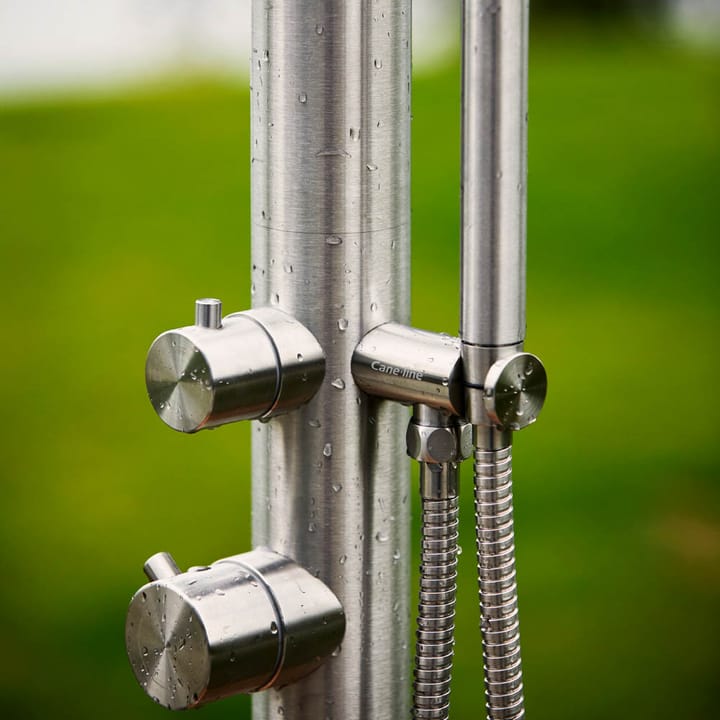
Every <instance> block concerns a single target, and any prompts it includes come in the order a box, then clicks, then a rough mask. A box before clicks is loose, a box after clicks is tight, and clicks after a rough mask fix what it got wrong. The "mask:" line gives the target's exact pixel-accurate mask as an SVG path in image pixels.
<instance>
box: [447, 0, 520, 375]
mask: <svg viewBox="0 0 720 720" xmlns="http://www.w3.org/2000/svg"><path fill="white" fill-rule="evenodd" d="M527 47H528V0H503V2H497V1H496V0H464V2H463V107H462V127H463V129H462V310H461V331H460V335H461V338H462V341H463V343H468V344H472V345H513V344H516V343H518V342H521V341H522V340H523V339H524V338H525V225H526V223H525V216H526V176H527ZM471 382H472V380H471Z"/></svg>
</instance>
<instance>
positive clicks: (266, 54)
mask: <svg viewBox="0 0 720 720" xmlns="http://www.w3.org/2000/svg"><path fill="white" fill-rule="evenodd" d="M269 60H270V51H269V50H263V51H262V61H263V62H268V61H269Z"/></svg>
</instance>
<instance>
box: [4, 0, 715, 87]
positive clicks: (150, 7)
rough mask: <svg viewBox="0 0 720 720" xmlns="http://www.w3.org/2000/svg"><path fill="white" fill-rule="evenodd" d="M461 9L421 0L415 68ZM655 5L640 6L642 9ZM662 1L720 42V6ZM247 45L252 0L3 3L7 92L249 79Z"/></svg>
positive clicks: (447, 39)
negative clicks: (192, 75) (175, 77)
mask: <svg viewBox="0 0 720 720" xmlns="http://www.w3.org/2000/svg"><path fill="white" fill-rule="evenodd" d="M458 4H459V0H414V2H413V53H414V64H415V68H416V70H422V69H423V68H424V67H427V66H428V65H431V64H433V63H437V62H440V61H442V60H444V59H445V58H447V57H449V55H450V54H452V53H453V52H455V51H456V50H455V48H456V47H457V39H458V32H459V30H458V27H459V25H458V15H459V10H458V8H457V5H458ZM657 4H658V3H657V2H652V3H651V2H648V1H647V0H646V2H643V1H642V0H637V1H636V2H635V6H636V8H637V10H638V11H639V12H647V9H648V8H649V7H650V6H653V7H655V8H656V7H657ZM661 4H662V5H664V7H665V20H666V21H667V22H668V24H669V25H670V26H671V27H673V28H674V30H675V31H676V32H678V33H679V34H681V35H683V36H684V37H686V38H690V39H693V40H696V41H698V40H699V41H703V42H707V41H711V42H717V38H718V37H720V0H662V2H661ZM531 5H532V2H531ZM539 5H540V3H539V2H538V6H539ZM249 44H250V0H0V95H2V96H8V95H11V96H12V95H18V94H19V95H27V94H34V93H47V92H57V91H63V90H66V89H77V88H107V87H108V86H112V85H113V84H115V85H116V84H122V83H126V84H127V83H134V82H137V81H140V80H144V79H147V78H152V77H154V76H163V75H164V76H167V75H172V74H185V73H187V72H212V73H214V74H217V73H227V74H229V75H231V76H237V77H238V78H239V79H241V80H242V81H244V80H245V77H246V75H247V64H248V57H249Z"/></svg>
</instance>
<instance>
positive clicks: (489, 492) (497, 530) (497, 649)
mask: <svg viewBox="0 0 720 720" xmlns="http://www.w3.org/2000/svg"><path fill="white" fill-rule="evenodd" d="M474 470H475V520H476V527H477V561H478V582H479V590H480V614H481V625H480V629H481V630H482V636H483V662H484V671H485V689H486V701H487V705H486V707H487V717H488V720H521V718H524V717H525V709H524V698H523V684H522V666H521V661H520V632H519V623H518V605H517V584H516V581H515V538H514V531H513V496H512V448H511V447H509V446H508V447H504V448H501V449H499V450H489V451H487V450H481V449H476V450H475V465H474Z"/></svg>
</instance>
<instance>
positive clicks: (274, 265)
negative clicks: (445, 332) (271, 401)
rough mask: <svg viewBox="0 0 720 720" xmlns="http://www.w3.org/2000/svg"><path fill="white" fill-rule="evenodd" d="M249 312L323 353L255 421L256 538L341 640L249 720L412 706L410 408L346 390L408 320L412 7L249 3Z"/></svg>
mask: <svg viewBox="0 0 720 720" xmlns="http://www.w3.org/2000/svg"><path fill="white" fill-rule="evenodd" d="M251 62H252V263H253V274H252V283H253V286H252V287H253V306H255V307H258V306H264V305H270V306H273V307H277V308H279V309H280V310H283V311H285V312H287V313H289V314H290V315H292V316H294V317H295V318H296V319H297V320H299V321H300V322H301V323H303V325H304V326H305V327H306V328H308V329H309V330H310V331H311V332H312V333H313V334H314V336H315V337H316V338H317V340H318V342H319V344H320V345H321V347H322V348H323V350H324V352H325V356H326V358H325V363H326V365H325V367H326V369H325V379H324V382H323V384H322V386H321V388H320V390H319V391H318V393H317V394H316V395H315V397H314V399H313V400H312V401H311V402H310V403H309V404H308V405H306V406H304V407H302V408H301V409H299V410H296V411H294V412H292V413H290V414H288V415H285V416H282V417H278V418H274V419H272V420H271V421H270V422H268V423H256V424H255V426H254V427H253V432H252V436H253V543H254V545H255V546H262V545H267V546H269V547H270V548H272V549H273V550H275V551H276V552H279V553H282V554H284V555H287V556H289V557H291V558H293V559H294V560H295V561H296V562H298V563H299V564H301V565H302V566H304V567H305V568H307V569H308V570H310V572H312V573H315V574H317V575H318V577H319V578H320V579H321V580H323V581H324V582H325V583H326V584H327V585H328V586H329V587H330V588H331V589H332V590H333V592H334V593H336V595H337V596H338V598H339V599H340V600H341V602H342V604H343V606H344V610H345V614H346V620H347V627H346V633H345V638H344V640H343V643H342V647H341V649H340V651H339V652H337V653H335V654H334V656H333V657H331V658H330V659H329V660H328V661H327V662H326V663H325V664H324V665H323V666H322V667H321V668H320V669H319V670H317V671H316V672H315V673H313V674H312V675H311V676H309V677H307V678H306V679H304V680H301V681H299V682H297V683H295V684H293V685H290V686H288V687H286V688H283V689H281V690H271V691H269V692H267V693H261V694H259V695H257V696H255V697H254V699H253V717H254V720H270V718H272V719H273V720H275V719H276V718H278V717H281V716H282V717H283V718H284V720H317V719H318V718H323V719H324V720H395V718H402V717H407V716H408V714H409V711H410V707H409V698H410V687H409V672H408V670H409V666H410V657H409V649H408V642H407V641H408V631H409V616H410V610H409V597H410V593H409V561H410V551H409V522H410V512H409V500H408V492H409V490H408V488H409V478H408V463H407V459H406V458H405V456H404V450H405V448H404V445H403V437H404V432H405V425H406V421H407V412H406V410H405V409H404V408H403V407H401V406H399V405H397V404H396V403H392V402H390V401H386V400H380V399H376V398H370V397H368V396H366V395H365V394H364V393H362V392H361V391H360V390H359V389H358V388H357V387H356V385H355V384H354V382H353V377H352V374H351V369H350V362H351V357H352V353H353V349H354V348H355V346H356V345H357V344H358V342H359V341H360V339H361V338H362V337H363V335H364V334H365V333H366V332H368V331H369V330H371V329H372V328H373V327H376V326H377V325H379V324H381V323H384V322H388V321H395V322H401V323H406V322H407V320H408V314H409V229H410V228H409V207H410V204H409V168H410V2H409V0H401V1H400V2H398V1H397V0H395V1H393V0H379V1H377V2H369V0H364V1H361V0H349V1H348V2H343V3H340V2H337V3H328V2H325V1H324V0H296V1H294V2H289V1H288V2H277V1H274V2H270V1H269V0H254V2H253V51H252V60H251Z"/></svg>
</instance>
